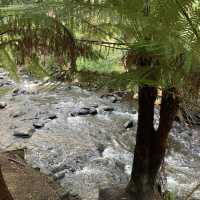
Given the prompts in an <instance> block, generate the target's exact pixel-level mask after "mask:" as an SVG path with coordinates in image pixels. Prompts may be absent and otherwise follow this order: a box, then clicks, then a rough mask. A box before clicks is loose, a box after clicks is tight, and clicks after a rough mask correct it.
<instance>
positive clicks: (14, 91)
mask: <svg viewBox="0 0 200 200" xmlns="http://www.w3.org/2000/svg"><path fill="white" fill-rule="evenodd" d="M19 91H20V89H19V88H15V89H13V91H12V95H13V96H17V95H18V94H19Z"/></svg>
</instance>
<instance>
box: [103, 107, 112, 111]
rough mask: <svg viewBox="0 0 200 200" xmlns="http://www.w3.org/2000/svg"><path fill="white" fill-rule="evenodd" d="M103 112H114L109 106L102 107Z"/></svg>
mask: <svg viewBox="0 0 200 200" xmlns="http://www.w3.org/2000/svg"><path fill="white" fill-rule="evenodd" d="M103 110H104V111H107V112H112V111H114V108H113V107H110V106H105V107H103Z"/></svg>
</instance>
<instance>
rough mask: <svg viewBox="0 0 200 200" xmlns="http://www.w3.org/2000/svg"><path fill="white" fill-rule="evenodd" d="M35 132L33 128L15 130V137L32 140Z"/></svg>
mask: <svg viewBox="0 0 200 200" xmlns="http://www.w3.org/2000/svg"><path fill="white" fill-rule="evenodd" d="M34 131H35V130H34V129H33V128H28V129H25V128H19V129H16V130H14V134H13V135H14V136H15V137H19V138H30V137H31V136H32V135H33V132H34Z"/></svg>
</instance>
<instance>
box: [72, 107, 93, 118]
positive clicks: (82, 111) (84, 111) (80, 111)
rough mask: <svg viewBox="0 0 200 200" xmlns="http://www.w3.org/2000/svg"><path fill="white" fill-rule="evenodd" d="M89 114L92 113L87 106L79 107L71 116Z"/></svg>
mask: <svg viewBox="0 0 200 200" xmlns="http://www.w3.org/2000/svg"><path fill="white" fill-rule="evenodd" d="M88 114H90V109H87V108H79V109H75V110H73V111H72V112H71V116H73V117H75V116H79V115H88Z"/></svg>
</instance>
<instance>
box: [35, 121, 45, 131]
mask: <svg viewBox="0 0 200 200" xmlns="http://www.w3.org/2000/svg"><path fill="white" fill-rule="evenodd" d="M44 125H45V124H44V123H43V122H40V121H38V122H33V126H34V128H36V129H41V128H43V127H44Z"/></svg>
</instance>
